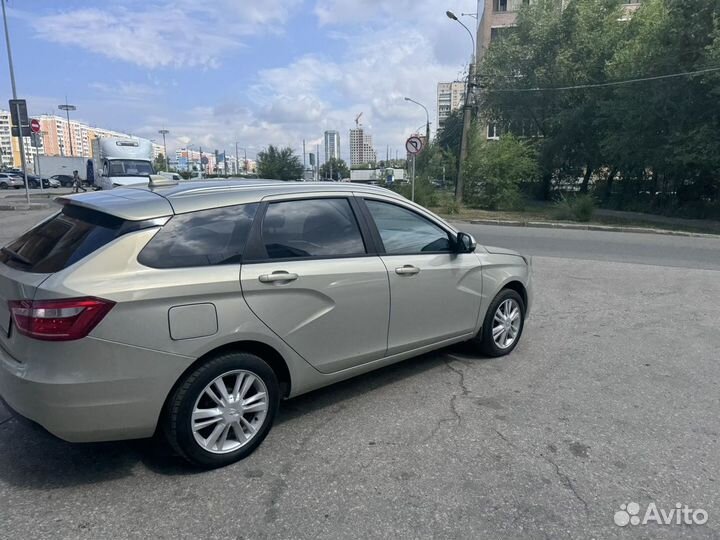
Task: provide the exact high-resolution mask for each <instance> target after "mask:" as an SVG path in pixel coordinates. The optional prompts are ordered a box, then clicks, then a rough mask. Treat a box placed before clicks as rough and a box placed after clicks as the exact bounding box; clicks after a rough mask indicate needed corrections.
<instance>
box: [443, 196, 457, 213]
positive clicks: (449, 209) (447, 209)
mask: <svg viewBox="0 0 720 540" xmlns="http://www.w3.org/2000/svg"><path fill="white" fill-rule="evenodd" d="M442 211H443V213H444V214H447V215H448V216H454V215H457V214H459V213H460V203H458V202H457V201H456V200H455V197H453V198H452V199H450V200H449V201H447V202H446V203H445V205H444V206H443V209H442Z"/></svg>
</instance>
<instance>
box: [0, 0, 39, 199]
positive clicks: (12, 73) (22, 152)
mask: <svg viewBox="0 0 720 540" xmlns="http://www.w3.org/2000/svg"><path fill="white" fill-rule="evenodd" d="M0 4H2V14H3V26H4V27H5V44H6V45H7V55H8V67H9V68H10V83H11V84H12V93H13V99H15V100H17V88H16V87H15V69H14V68H13V60H12V51H11V49H10V31H9V30H8V23H7V14H6V13H5V0H0ZM15 110H16V112H17V117H18V124H22V120H20V104H19V103H17V102H16V103H15ZM10 131H11V133H10V140H11V141H12V129H11V130H10ZM18 135H19V137H18V145H19V146H20V163H21V164H22V170H23V175H24V178H25V201H26V202H27V203H28V204H30V189H29V188H28V179H27V168H26V163H25V144H24V143H25V141H24V140H23V130H22V126H21V125H18ZM10 154H11V155H12V144H11V148H10ZM40 183H41V184H42V179H41V180H40Z"/></svg>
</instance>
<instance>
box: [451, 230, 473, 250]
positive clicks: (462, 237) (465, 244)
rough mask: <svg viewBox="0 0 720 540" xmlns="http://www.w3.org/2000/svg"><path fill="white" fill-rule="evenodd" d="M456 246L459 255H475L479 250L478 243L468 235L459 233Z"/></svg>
mask: <svg viewBox="0 0 720 540" xmlns="http://www.w3.org/2000/svg"><path fill="white" fill-rule="evenodd" d="M455 246H456V248H457V252H458V253H474V252H475V249H477V242H475V239H474V238H473V237H472V236H470V235H469V234H468V233H464V232H459V233H458V235H457V241H456V243H455Z"/></svg>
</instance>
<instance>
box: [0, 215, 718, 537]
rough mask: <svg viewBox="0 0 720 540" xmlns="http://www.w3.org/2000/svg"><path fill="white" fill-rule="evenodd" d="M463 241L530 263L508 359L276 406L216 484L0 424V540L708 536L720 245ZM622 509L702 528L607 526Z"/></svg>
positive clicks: (426, 363)
mask: <svg viewBox="0 0 720 540" xmlns="http://www.w3.org/2000/svg"><path fill="white" fill-rule="evenodd" d="M34 218H37V215H34V216H26V218H25V220H26V222H25V223H27V220H29V219H34ZM13 219H14V218H13ZM10 221H11V220H9V219H8V216H7V215H5V214H0V235H5V234H6V231H7V230H9V227H8V224H9V222H10ZM21 221H22V220H15V222H14V224H13V225H11V226H10V227H15V228H18V227H20V228H22V226H21V223H20V222H21ZM463 228H465V229H466V230H468V231H469V232H472V233H473V234H475V235H476V236H477V238H478V241H480V242H483V243H488V244H495V245H504V246H507V247H511V248H512V247H514V248H520V249H523V250H524V251H527V252H529V253H531V254H533V255H535V259H534V268H535V287H536V302H535V308H534V313H533V315H532V318H531V319H530V321H529V322H528V326H527V328H526V332H525V335H524V336H523V341H522V342H521V343H520V345H519V347H518V348H517V349H516V351H515V352H514V353H513V354H512V355H511V356H510V357H509V358H505V359H497V360H490V359H486V358H482V357H479V356H477V355H476V354H475V351H474V350H473V349H472V348H470V347H467V346H458V347H453V348H450V349H445V350H442V351H438V352H436V353H433V354H428V355H425V356H423V357H420V358H417V359H413V360H409V361H406V362H404V363H401V364H398V365H395V366H392V367H390V368H387V369H384V370H381V371H378V372H375V373H371V374H368V375H365V376H362V377H360V378H357V379H354V380H351V381H347V382H345V383H342V384H339V385H336V386H333V387H330V388H327V389H324V390H321V391H318V392H314V393H312V394H309V395H307V396H303V397H300V398H298V399H295V400H292V401H289V402H286V403H284V404H283V406H282V408H281V411H280V414H279V419H278V421H277V424H276V426H275V427H274V428H273V430H272V431H271V433H270V435H269V436H268V438H267V439H266V441H265V442H264V443H263V445H261V447H260V448H259V449H258V451H256V452H255V453H254V454H253V455H252V456H250V457H249V458H248V459H247V460H245V461H243V462H241V463H239V464H236V465H234V466H231V467H228V468H225V469H222V470H218V471H213V472H198V471H194V470H192V469H189V468H187V467H186V466H185V465H184V464H183V462H182V461H180V460H179V459H177V458H175V457H174V456H172V455H169V454H168V453H167V452H164V451H163V450H162V449H161V448H158V447H157V446H155V445H152V444H151V443H147V442H124V443H109V444H99V445H71V444H67V443H64V442H62V441H59V440H57V439H54V438H53V437H51V436H49V435H48V434H46V433H45V432H44V431H43V430H42V429H40V428H38V427H36V426H33V425H30V424H27V423H25V422H21V421H19V420H17V419H11V420H8V421H5V422H4V423H2V424H0V501H2V504H0V524H2V528H1V529H0V531H1V532H0V536H1V537H7V538H35V537H53V538H88V539H95V538H145V537H151V536H152V537H156V538H168V539H177V538H205V537H225V538H246V539H250V538H328V539H338V538H380V537H395V538H430V537H438V538H445V537H447V538H463V539H464V538H525V537H529V538H573V539H575V538H668V539H676V538H720V452H718V442H720V441H719V440H720V418H719V415H718V411H719V410H720V362H718V352H717V351H718V350H720V332H719V331H718V323H719V322H720V305H719V303H718V301H717V299H718V298H720V273H719V272H717V271H713V270H707V269H702V268H704V267H706V266H711V264H712V263H713V261H714V262H715V265H716V266H717V261H718V260H720V241H715V240H712V241H710V242H708V240H706V239H698V238H667V242H666V239H665V237H656V236H651V235H637V237H636V235H624V234H614V233H596V232H587V233H586V232H580V233H578V232H576V231H556V230H551V231H547V233H545V232H544V231H543V232H537V231H534V230H529V229H502V230H498V229H499V228H494V227H463ZM608 234H609V235H610V236H607V235H608ZM596 235H597V236H596ZM0 241H1V240H0ZM572 246H575V247H574V248H573V247H572ZM623 246H624V247H623ZM640 246H652V247H651V248H648V249H647V250H645V251H643V250H641V249H640ZM713 252H714V259H713V257H712V254H713ZM548 255H549V256H548ZM653 260H654V261H667V262H668V264H667V265H664V266H661V265H659V264H658V263H655V264H653V263H652V261H653ZM615 261H621V262H615ZM637 263H640V264H637ZM693 266H694V267H693ZM716 266H715V267H716ZM630 502H636V503H639V504H640V507H641V513H642V514H644V511H645V508H646V507H647V505H649V504H650V503H651V502H654V503H656V504H657V507H658V508H659V509H664V510H666V511H669V510H671V509H672V508H673V507H674V505H675V504H676V503H678V502H679V503H682V504H687V505H689V506H690V507H692V508H694V509H698V508H700V509H704V510H705V511H707V512H708V514H709V521H708V523H707V524H705V525H702V526H700V525H685V526H680V525H657V524H649V525H637V526H632V525H628V526H627V527H625V528H621V527H618V526H617V525H615V524H614V522H613V516H614V514H615V513H616V512H617V511H619V510H620V505H621V504H627V503H630Z"/></svg>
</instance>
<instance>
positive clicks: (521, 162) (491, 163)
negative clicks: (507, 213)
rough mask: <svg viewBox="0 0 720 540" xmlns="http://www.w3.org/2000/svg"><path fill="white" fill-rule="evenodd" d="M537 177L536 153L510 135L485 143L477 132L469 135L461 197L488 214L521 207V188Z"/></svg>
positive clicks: (481, 135)
mask: <svg viewBox="0 0 720 540" xmlns="http://www.w3.org/2000/svg"><path fill="white" fill-rule="evenodd" d="M536 176H537V159H536V156H535V152H534V151H533V150H532V148H530V147H529V146H528V145H527V144H525V143H523V142H521V141H519V140H518V139H516V138H515V137H513V136H511V135H505V136H503V137H502V138H501V139H500V140H499V141H487V140H485V138H484V137H483V134H482V133H481V132H480V131H479V130H477V129H476V130H475V131H474V132H473V133H472V135H471V141H470V149H469V153H468V159H467V162H466V166H465V189H464V193H463V197H464V199H465V201H466V202H467V203H468V204H471V205H477V206H480V207H482V208H487V209H489V210H499V209H517V208H519V207H522V206H523V196H522V194H521V192H520V184H521V183H523V182H527V181H529V180H533V179H534V178H535V177H536Z"/></svg>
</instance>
